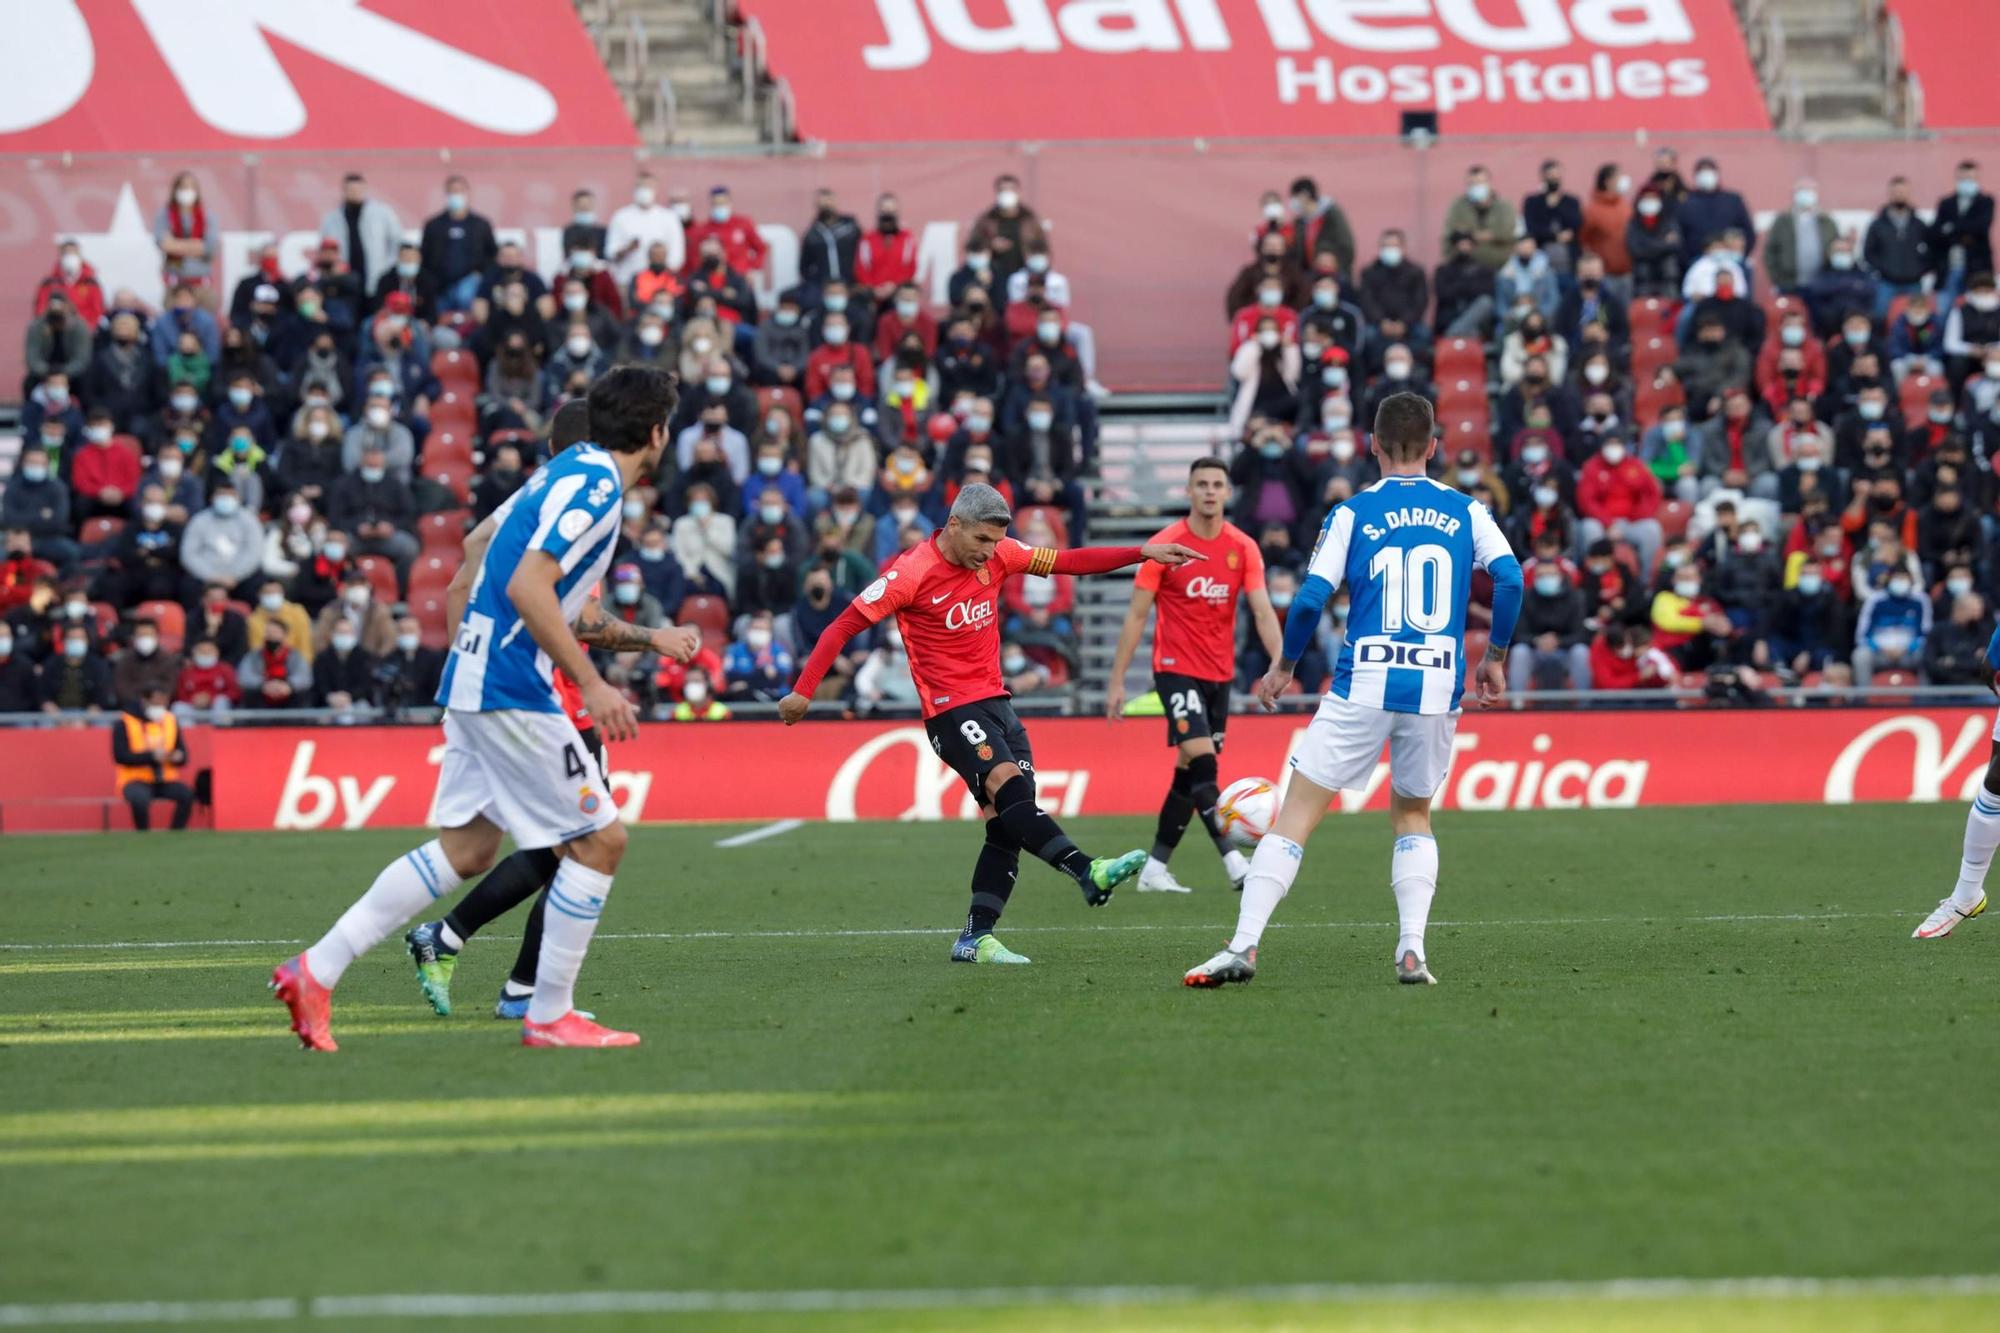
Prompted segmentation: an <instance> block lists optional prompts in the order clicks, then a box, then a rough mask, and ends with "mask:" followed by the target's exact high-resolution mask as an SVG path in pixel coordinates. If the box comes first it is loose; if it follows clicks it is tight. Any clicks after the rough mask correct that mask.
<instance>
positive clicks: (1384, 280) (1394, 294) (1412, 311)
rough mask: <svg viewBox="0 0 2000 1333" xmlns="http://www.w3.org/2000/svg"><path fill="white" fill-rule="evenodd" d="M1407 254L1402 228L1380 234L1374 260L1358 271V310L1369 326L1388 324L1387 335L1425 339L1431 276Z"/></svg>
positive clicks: (1427, 335) (1428, 330)
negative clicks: (1410, 259)
mask: <svg viewBox="0 0 2000 1333" xmlns="http://www.w3.org/2000/svg"><path fill="white" fill-rule="evenodd" d="M1408 253H1409V252H1408V248H1407V246H1406V245H1405V244H1404V236H1403V233H1402V232H1401V231H1399V230H1396V229H1394V228H1391V229H1390V230H1388V231H1385V232H1383V233H1382V240H1381V243H1380V245H1379V246H1378V248H1377V249H1376V252H1375V260H1374V262H1373V263H1371V264H1369V265H1368V267H1367V268H1365V269H1363V270H1361V282H1360V288H1359V291H1358V292H1357V295H1358V296H1359V298H1360V304H1361V313H1362V317H1363V318H1364V319H1365V320H1366V321H1367V323H1368V325H1369V326H1370V327H1375V328H1381V326H1383V325H1385V324H1386V325H1388V326H1389V327H1388V328H1386V329H1383V330H1382V331H1383V333H1384V335H1385V336H1387V337H1390V338H1393V339H1397V340H1412V339H1413V340H1416V341H1419V342H1428V341H1429V340H1430V325H1429V323H1428V321H1429V317H1430V306H1431V284H1430V279H1429V278H1428V277H1427V276H1426V275H1425V273H1424V270H1423V266H1422V265H1421V264H1413V263H1410V262H1409V259H1408Z"/></svg>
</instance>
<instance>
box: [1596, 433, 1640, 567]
mask: <svg viewBox="0 0 2000 1333" xmlns="http://www.w3.org/2000/svg"><path fill="white" fill-rule="evenodd" d="M1576 501H1577V509H1578V510H1579V511H1580V512H1581V513H1582V515H1583V529H1582V530H1583V540H1584V542H1585V543H1586V544H1588V543H1591V542H1594V541H1597V540H1598V539H1599V538H1603V537H1609V538H1611V539H1612V540H1613V541H1614V542H1630V543H1631V544H1632V546H1633V547H1634V549H1635V550H1637V552H1638V555H1639V567H1640V568H1641V569H1651V568H1652V567H1653V558H1654V557H1655V556H1656V555H1658V554H1659V550H1660V542H1661V531H1660V521H1659V519H1658V517H1657V515H1658V513H1659V509H1660V483H1659V481H1658V480H1657V479H1656V478H1655V477H1654V476H1653V473H1652V471H1651V470H1650V469H1649V468H1647V466H1646V465H1645V464H1644V463H1642V462H1640V461H1639V460H1638V459H1637V458H1635V457H1633V455H1632V452H1631V450H1630V449H1629V448H1628V447H1627V446H1626V444H1625V441H1624V440H1622V439H1619V438H1618V437H1617V436H1612V437H1610V438H1608V439H1606V440H1605V441H1604V443H1603V445H1602V447H1600V448H1599V449H1598V451H1597V453H1595V454H1593V455H1592V456H1591V458H1590V459H1589V461H1588V462H1586V463H1585V464H1584V465H1583V472H1582V474H1581V476H1580V477H1579V478H1578V480H1577V495H1576Z"/></svg>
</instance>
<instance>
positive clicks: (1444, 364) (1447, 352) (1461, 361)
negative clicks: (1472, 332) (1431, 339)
mask: <svg viewBox="0 0 2000 1333" xmlns="http://www.w3.org/2000/svg"><path fill="white" fill-rule="evenodd" d="M1431 372H1432V377H1433V378H1435V379H1439V380H1444V379H1452V378H1456V377H1459V376H1464V377H1465V378H1467V379H1476V380H1479V381H1480V382H1481V383H1484V382H1485V380H1486V345H1485V344H1484V343H1482V342H1480V341H1479V339H1477V338H1443V339H1440V340H1439V342H1438V345H1437V355H1436V357H1435V358H1434V360H1433V363H1432V367H1431Z"/></svg>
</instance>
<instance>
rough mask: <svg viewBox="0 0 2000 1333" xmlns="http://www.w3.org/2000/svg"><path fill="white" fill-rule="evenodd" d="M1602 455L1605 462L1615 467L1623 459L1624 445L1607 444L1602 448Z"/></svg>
mask: <svg viewBox="0 0 2000 1333" xmlns="http://www.w3.org/2000/svg"><path fill="white" fill-rule="evenodd" d="M1602 457H1603V459H1604V461H1605V462H1606V463H1609V464H1610V465H1611V466H1612V467H1617V466H1618V465H1619V464H1620V463H1622V462H1624V461H1625V446H1624V445H1622V444H1607V445H1605V446H1604V448H1603V450H1602Z"/></svg>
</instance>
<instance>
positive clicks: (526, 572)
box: [507, 550, 639, 741]
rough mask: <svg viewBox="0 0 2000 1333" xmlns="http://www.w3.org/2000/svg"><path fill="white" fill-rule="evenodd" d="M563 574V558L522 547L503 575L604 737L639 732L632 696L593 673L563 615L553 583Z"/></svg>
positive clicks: (518, 609)
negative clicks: (517, 560) (510, 570)
mask: <svg viewBox="0 0 2000 1333" xmlns="http://www.w3.org/2000/svg"><path fill="white" fill-rule="evenodd" d="M562 574H563V568H562V562H561V561H559V560H558V559H557V558H556V557H555V556H553V555H550V554H549V553H548V552H547V551H540V550H531V551H527V552H524V553H523V554H522V556H521V563H520V564H519V565H518V566H516V567H515V570H514V577H513V578H511V579H509V580H507V600H508V601H509V602H511V603H513V606H514V611H515V613H516V614H517V615H519V616H520V617H521V623H522V624H523V625H525V626H527V629H528V633H529V635H530V636H531V637H532V638H533V639H534V641H535V646H536V647H537V648H540V649H541V650H542V651H543V652H544V653H547V654H548V657H549V661H551V662H553V663H554V664H555V665H556V666H557V667H558V668H560V669H561V670H562V671H563V673H564V674H566V675H567V676H568V677H569V678H570V679H571V680H573V681H575V682H576V686H577V689H578V690H579V691H581V692H582V694H583V705H584V707H586V708H588V709H589V710H590V715H591V717H593V718H594V719H596V721H597V726H598V729H599V730H600V731H602V732H603V733H604V737H605V739H606V740H612V741H626V740H630V739H632V737H634V736H636V735H638V734H639V717H638V714H637V713H636V712H635V711H634V710H633V708H632V704H631V701H630V700H628V699H627V698H626V697H625V696H624V695H622V694H620V693H619V692H618V691H617V690H614V689H612V688H611V686H609V685H607V684H605V681H604V677H602V676H600V675H598V674H597V668H596V667H594V666H592V665H591V663H590V654H589V653H586V652H585V651H584V650H583V645H582V644H580V643H578V642H577V639H576V635H575V634H574V633H572V632H571V630H570V624H569V621H568V620H566V619H564V618H563V613H562V601H561V599H559V598H558V597H557V596H556V584H557V582H558V581H560V580H561V578H562Z"/></svg>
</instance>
